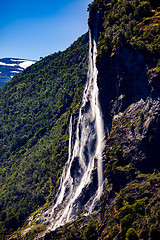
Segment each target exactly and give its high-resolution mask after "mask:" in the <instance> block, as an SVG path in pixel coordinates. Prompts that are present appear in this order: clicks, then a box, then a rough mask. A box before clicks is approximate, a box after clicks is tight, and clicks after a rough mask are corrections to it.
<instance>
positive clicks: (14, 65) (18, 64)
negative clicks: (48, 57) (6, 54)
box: [0, 58, 36, 87]
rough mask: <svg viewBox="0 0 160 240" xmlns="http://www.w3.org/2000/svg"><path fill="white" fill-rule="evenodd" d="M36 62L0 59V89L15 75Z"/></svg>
mask: <svg viewBox="0 0 160 240" xmlns="http://www.w3.org/2000/svg"><path fill="white" fill-rule="evenodd" d="M35 62H36V61H33V60H26V59H19V58H1V59H0V87H1V86H2V85H4V84H5V83H7V82H8V81H10V80H11V78H12V77H14V76H15V75H16V74H18V73H20V72H22V71H23V70H24V69H25V68H27V67H29V66H30V65H32V64H34V63H35Z"/></svg>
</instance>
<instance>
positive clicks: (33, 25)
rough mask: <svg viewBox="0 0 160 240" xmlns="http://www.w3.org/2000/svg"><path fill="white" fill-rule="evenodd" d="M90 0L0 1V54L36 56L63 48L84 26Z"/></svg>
mask: <svg viewBox="0 0 160 240" xmlns="http://www.w3.org/2000/svg"><path fill="white" fill-rule="evenodd" d="M91 2H92V1H91V0H43V1H42V0H25V1H22V0H21V1H20V0H14V1H13V0H7V1H2V2H1V14H0V58H4V57H18V58H25V59H39V58H40V57H44V56H47V55H49V54H51V53H53V52H57V51H59V50H60V51H63V50H65V49H66V48H67V47H69V46H70V45H71V43H73V42H74V41H75V40H76V39H77V38H78V37H80V36H81V35H82V34H84V33H85V32H86V31H87V30H88V25H87V19H88V13H87V7H88V4H89V3H91Z"/></svg>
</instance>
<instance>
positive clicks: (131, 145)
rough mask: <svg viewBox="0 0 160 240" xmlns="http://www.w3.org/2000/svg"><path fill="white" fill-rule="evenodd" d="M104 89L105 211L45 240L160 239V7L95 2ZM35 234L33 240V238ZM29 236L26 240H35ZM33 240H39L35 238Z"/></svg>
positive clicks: (91, 22)
mask: <svg viewBox="0 0 160 240" xmlns="http://www.w3.org/2000/svg"><path fill="white" fill-rule="evenodd" d="M98 9H101V11H100V19H99V42H98V57H97V67H98V72H99V75H98V86H99V89H100V101H101V106H102V109H103V116H104V122H105V129H106V132H107V133H108V134H109V137H108V138H107V139H106V148H105V154H104V162H105V171H104V175H105V180H106V186H105V189H104V192H103V194H102V198H101V207H100V208H99V210H98V211H97V212H94V213H93V214H92V215H90V216H87V217H86V216H85V214H83V212H82V213H80V214H79V216H78V219H77V220H76V221H73V222H71V223H68V224H66V225H65V226H63V227H61V228H59V229H56V230H55V231H53V232H50V233H47V234H46V237H45V238H44V239H54V240H55V239H56V240H60V239H74V240H75V239H77V240H79V239H87V240H88V239H92V240H93V239H103V240H113V239H114V240H123V239H124V240H132V239H135V240H138V239H144V240H147V239H151V240H157V239H159V238H160V218H159V207H160V206H159V191H160V185H159V182H160V174H159V171H160V160H159V155H160V145H159V142H160V128H159V126H160V125H159V124H160V102H159V96H160V69H159V62H160V48H159V46H160V31H159V25H160V15H159V9H160V2H159V1H153V0H147V1H142V0H138V1H137V0H131V1H125V0H120V1H118V0H112V1H106V0H95V1H94V2H93V3H92V4H91V5H90V6H89V11H90V17H89V25H90V28H91V30H92V31H93V29H94V22H95V18H96V12H97V10H98ZM32 234H33V232H32ZM29 236H30V235H29V234H28V235H26V236H23V239H29ZM33 236H36V233H35V235H34V234H33Z"/></svg>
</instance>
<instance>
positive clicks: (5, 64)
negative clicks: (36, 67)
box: [0, 62, 17, 67]
mask: <svg viewBox="0 0 160 240" xmlns="http://www.w3.org/2000/svg"><path fill="white" fill-rule="evenodd" d="M0 65H2V66H10V67H15V66H16V65H17V64H12V63H11V64H7V63H3V62H0Z"/></svg>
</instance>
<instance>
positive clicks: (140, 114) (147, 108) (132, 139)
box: [97, 47, 160, 171]
mask: <svg viewBox="0 0 160 240" xmlns="http://www.w3.org/2000/svg"><path fill="white" fill-rule="evenodd" d="M97 65H98V72H99V75H98V83H99V89H100V98H101V105H102V109H103V115H104V120H105V129H106V131H108V132H109V133H110V132H111V136H113V132H114V131H113V129H112V126H113V125H116V126H117V128H118V129H119V130H118V131H121V133H122V135H123V137H124V136H125V138H127V139H128V142H127V146H124V143H122V142H121V141H122V139H123V138H119V136H118V135H117V134H116V133H115V136H114V141H115V142H119V144H121V143H122V145H123V147H122V149H123V148H126V149H125V150H124V152H127V151H129V152H130V151H131V149H132V154H130V157H129V159H130V160H129V161H131V162H138V161H139V167H141V168H143V160H145V163H144V164H145V171H147V170H148V169H149V168H150V169H151V168H152V169H153V168H154V167H157V166H160V163H159V162H158V159H157V158H158V155H159V145H158V139H160V130H159V121H160V119H159V117H160V101H159V96H160V94H159V85H158V83H159V81H160V76H159V75H158V74H155V75H153V74H149V73H150V72H151V71H150V69H151V68H152V62H150V58H149V56H147V55H145V54H143V53H142V52H140V51H138V50H135V49H132V48H131V47H123V48H119V49H117V50H116V51H115V52H114V54H112V56H111V57H108V56H107V55H106V56H103V59H102V61H101V62H100V64H99V63H98V64H97ZM111 129H112V131H111ZM133 152H134V153H135V154H133ZM149 159H150V160H149ZM140 163H141V164H140ZM146 164H147V165H146ZM147 166H148V169H147Z"/></svg>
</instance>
